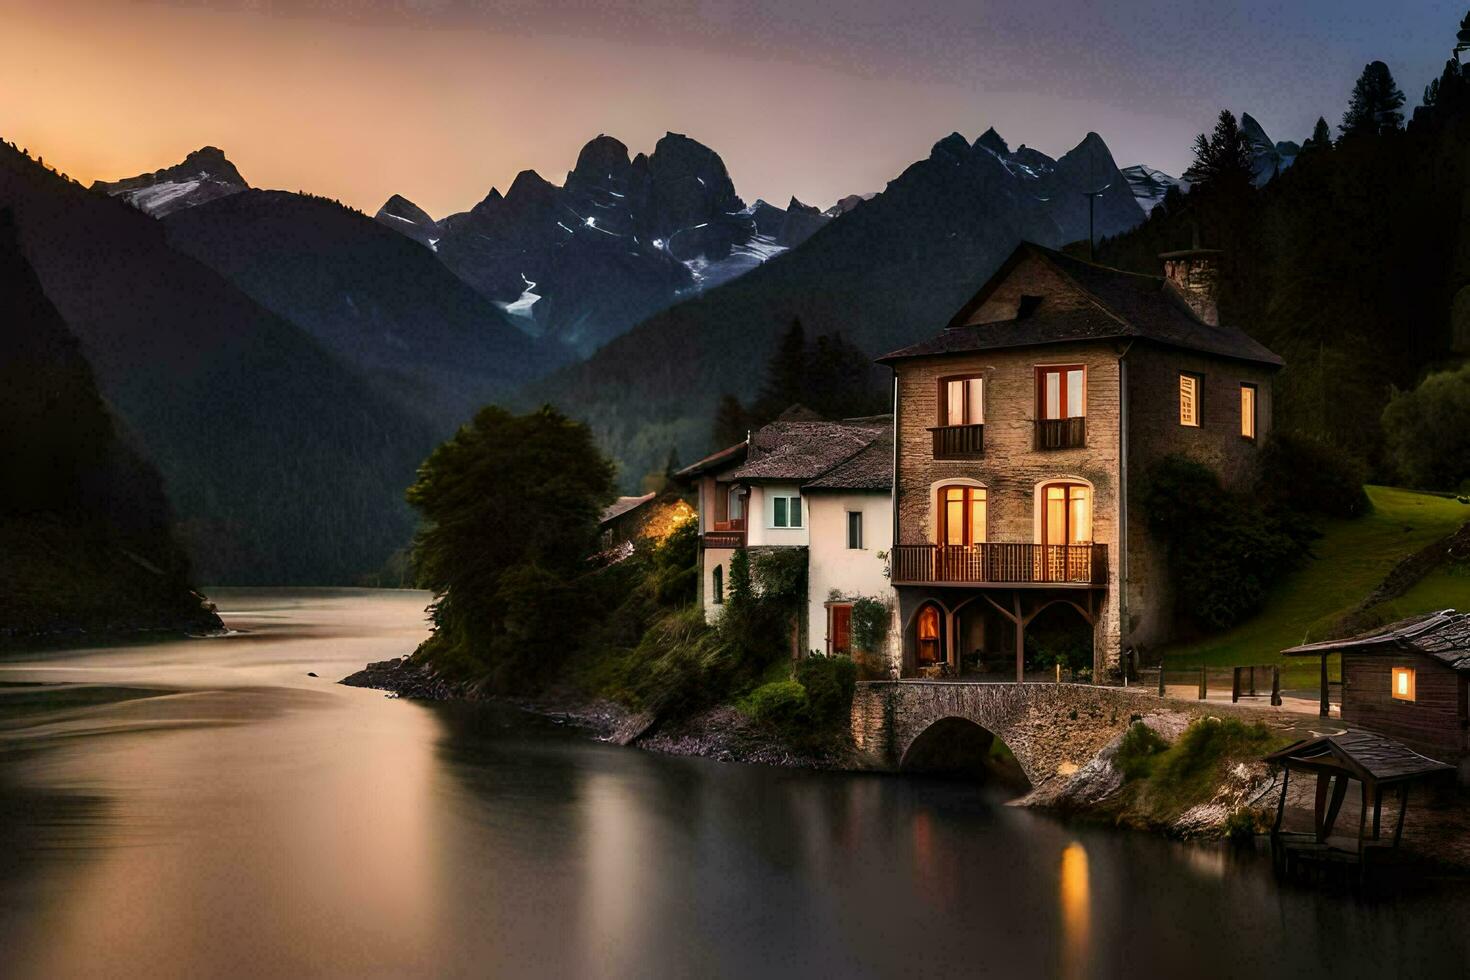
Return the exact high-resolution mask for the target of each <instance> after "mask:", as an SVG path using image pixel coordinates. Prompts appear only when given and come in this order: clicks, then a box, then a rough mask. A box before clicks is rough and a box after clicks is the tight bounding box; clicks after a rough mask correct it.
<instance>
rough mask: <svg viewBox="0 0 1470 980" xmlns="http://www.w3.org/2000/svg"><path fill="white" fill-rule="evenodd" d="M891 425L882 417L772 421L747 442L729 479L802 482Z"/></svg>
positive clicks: (853, 453) (850, 454)
mask: <svg viewBox="0 0 1470 980" xmlns="http://www.w3.org/2000/svg"><path fill="white" fill-rule="evenodd" d="M892 431H893V422H892V420H891V419H887V418H884V419H883V420H882V421H878V420H875V419H853V420H847V421H841V422H804V421H803V422H781V421H777V422H772V423H770V424H769V425H766V426H762V427H761V428H760V429H758V430H757V431H756V432H755V434H754V435H752V436H751V440H750V454H749V455H748V456H747V457H746V460H745V465H744V466H741V467H740V468H739V469H737V470H735V472H734V473H733V474H731V479H734V480H745V481H764V482H770V481H791V482H793V483H805V482H806V481H808V480H812V479H815V478H817V477H819V476H821V475H822V474H824V473H826V472H827V471H828V470H830V469H832V468H833V467H835V466H837V465H838V464H839V463H843V462H846V461H847V460H849V459H851V458H852V457H853V456H856V455H857V454H858V453H860V452H862V450H864V449H866V448H867V447H868V446H869V444H871V443H872V442H873V441H874V440H875V439H877V438H879V437H880V436H882V435H883V434H884V433H892Z"/></svg>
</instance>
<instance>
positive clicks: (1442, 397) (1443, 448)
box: [1383, 364, 1470, 490]
mask: <svg viewBox="0 0 1470 980" xmlns="http://www.w3.org/2000/svg"><path fill="white" fill-rule="evenodd" d="M1383 433H1384V441H1385V446H1384V448H1385V451H1386V454H1387V456H1388V459H1389V461H1390V463H1391V464H1392V465H1393V467H1394V470H1395V472H1396V473H1397V474H1398V477H1399V479H1401V480H1402V481H1404V482H1405V483H1407V484H1409V485H1410V486H1415V487H1424V488H1427V489H1432V490H1456V489H1459V488H1460V487H1461V486H1462V485H1464V483H1465V482H1466V481H1467V480H1470V364H1466V365H1464V366H1462V367H1461V368H1459V369H1458V370H1456V371H1440V372H1437V373H1435V374H1431V375H1429V376H1428V377H1426V378H1425V379H1424V380H1423V381H1421V382H1420V383H1419V387H1417V388H1415V389H1414V390H1413V391H1407V392H1401V391H1395V392H1394V393H1393V397H1392V398H1391V399H1390V400H1389V402H1388V405H1386V406H1385V407H1384V409H1383Z"/></svg>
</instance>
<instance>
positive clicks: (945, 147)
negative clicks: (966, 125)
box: [929, 133, 970, 161]
mask: <svg viewBox="0 0 1470 980" xmlns="http://www.w3.org/2000/svg"><path fill="white" fill-rule="evenodd" d="M969 155H970V141H969V140H967V139H965V138H964V137H963V136H961V135H960V134H959V133H950V134H949V135H948V136H946V137H945V138H944V139H942V140H940V141H939V142H937V143H935V144H934V147H933V148H932V149H931V150H930V151H929V158H930V159H931V160H933V159H936V158H940V159H943V158H948V159H950V160H954V161H959V160H963V159H965V158H966V157H967V156H969Z"/></svg>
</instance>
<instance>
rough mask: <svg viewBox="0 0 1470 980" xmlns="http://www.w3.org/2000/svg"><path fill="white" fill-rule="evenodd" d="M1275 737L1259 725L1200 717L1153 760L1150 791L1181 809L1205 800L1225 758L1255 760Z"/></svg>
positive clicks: (1213, 786)
mask: <svg viewBox="0 0 1470 980" xmlns="http://www.w3.org/2000/svg"><path fill="white" fill-rule="evenodd" d="M1276 741H1277V739H1276V737H1275V736H1273V735H1272V734H1271V730H1270V729H1269V728H1267V727H1266V726H1265V725H1263V724H1261V723H1260V722H1255V723H1253V724H1246V723H1245V722H1243V721H1240V720H1238V719H1235V718H1225V719H1220V718H1201V719H1199V720H1198V721H1194V722H1191V723H1190V725H1189V727H1188V728H1186V729H1184V733H1183V734H1181V735H1180V736H1179V739H1178V740H1177V741H1176V742H1175V743H1174V744H1173V745H1172V746H1170V747H1169V748H1168V750H1166V751H1165V752H1163V753H1160V754H1159V756H1158V757H1157V758H1156V759H1155V760H1154V763H1153V770H1152V783H1153V786H1154V789H1155V790H1156V791H1157V792H1159V793H1161V794H1162V795H1164V796H1165V797H1168V798H1171V799H1173V800H1175V801H1176V802H1177V803H1178V804H1180V805H1181V808H1182V807H1183V806H1187V805H1190V804H1192V803H1194V802H1198V801H1199V800H1202V799H1207V798H1208V797H1209V796H1210V795H1211V794H1212V793H1213V791H1214V788H1215V785H1216V783H1217V782H1218V781H1219V777H1220V774H1221V765H1220V764H1221V762H1222V760H1228V759H1239V758H1259V757H1260V756H1262V755H1264V754H1265V753H1266V752H1268V751H1269V750H1270V749H1271V748H1272V747H1273V746H1274V745H1275V744H1276Z"/></svg>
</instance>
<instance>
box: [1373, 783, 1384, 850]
mask: <svg viewBox="0 0 1470 980" xmlns="http://www.w3.org/2000/svg"><path fill="white" fill-rule="evenodd" d="M1382 818H1383V787H1382V786H1379V785H1378V784H1377V783H1375V784H1374V785H1373V839H1374V840H1377V839H1378V832H1379V824H1380V821H1381V820H1382Z"/></svg>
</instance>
